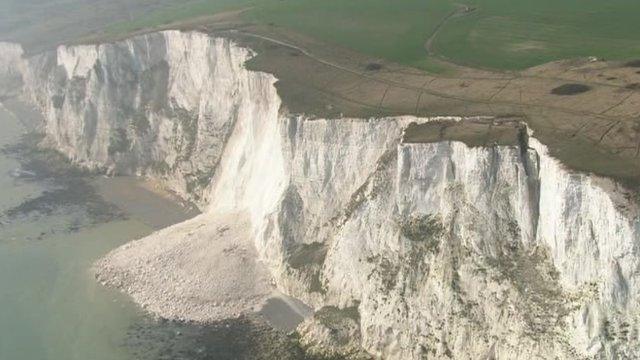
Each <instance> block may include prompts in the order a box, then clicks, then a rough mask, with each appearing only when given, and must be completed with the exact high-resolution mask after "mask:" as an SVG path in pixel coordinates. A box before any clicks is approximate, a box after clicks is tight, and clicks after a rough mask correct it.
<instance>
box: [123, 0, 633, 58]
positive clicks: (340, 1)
mask: <svg viewBox="0 0 640 360" xmlns="http://www.w3.org/2000/svg"><path fill="white" fill-rule="evenodd" d="M460 4H466V5H469V6H471V7H473V8H474V9H475V10H474V11H473V12H471V13H468V14H465V15H462V16H456V17H453V18H451V19H449V20H448V21H447V22H446V23H445V25H444V26H443V27H442V28H441V30H440V31H439V32H438V35H437V37H436V38H435V40H434V43H433V50H435V52H436V54H438V55H440V56H441V57H444V58H446V59H449V60H452V61H454V62H457V63H461V64H466V65H470V66H476V67H482V68H492V69H504V70H515V69H524V68H527V67H530V66H534V65H538V64H541V63H544V62H547V61H551V60H557V59H564V58H572V57H581V56H598V57H603V58H606V59H630V58H636V57H640V31H636V30H637V23H638V16H639V15H638V14H640V1H635V0H607V1H603V0H535V1H532V0H462V1H456V0H398V1H394V2H391V1H389V0H351V1H344V0H189V1H185V2H183V3H181V4H180V5H175V6H172V7H169V8H166V9H163V10H161V11H157V12H155V13H152V14H150V15H148V16H146V17H143V18H140V19H137V20H135V21H131V22H122V23H118V24H115V25H114V26H112V27H111V28H110V31H111V32H113V33H118V32H132V31H136V30H139V29H144V28H152V27H155V26H162V25H165V24H167V23H170V22H174V21H180V20H185V19H189V18H192V17H197V16H202V15H210V14H214V13H216V12H220V11H225V10H231V9H239V8H246V7H251V9H250V10H249V11H247V12H246V13H245V14H244V16H245V18H246V19H247V20H250V21H252V22H257V23H263V24H272V25H276V26H281V27H285V28H288V29H291V30H293V31H296V32H299V33H301V34H304V35H308V36H311V37H315V38H317V39H319V40H322V41H325V42H327V43H329V44H331V43H333V44H336V45H340V46H345V47H348V48H351V49H353V50H356V51H359V52H362V53H364V54H368V55H372V56H376V57H380V58H384V59H388V60H391V61H395V62H398V63H402V64H406V65H410V66H415V67H418V68H423V69H433V61H431V60H430V59H428V57H427V52H426V50H425V42H426V41H427V39H429V37H430V36H431V34H433V32H434V30H435V29H436V28H437V26H438V24H440V23H441V22H442V20H443V19H445V18H446V17H447V16H448V15H449V14H451V13H452V11H454V10H455V9H456V8H458V7H459V6H460Z"/></svg>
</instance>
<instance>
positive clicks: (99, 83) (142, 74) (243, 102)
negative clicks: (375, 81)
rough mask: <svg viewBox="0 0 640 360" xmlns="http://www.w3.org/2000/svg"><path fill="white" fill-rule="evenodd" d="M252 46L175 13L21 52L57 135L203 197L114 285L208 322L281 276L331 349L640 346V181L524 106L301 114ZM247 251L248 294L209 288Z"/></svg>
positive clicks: (420, 351) (77, 155)
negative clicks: (77, 42)
mask: <svg viewBox="0 0 640 360" xmlns="http://www.w3.org/2000/svg"><path fill="white" fill-rule="evenodd" d="M250 56H251V51H249V50H247V49H243V48H240V47H238V46H236V45H234V44H233V43H232V42H230V41H228V40H225V39H216V38H211V37H209V36H207V35H205V34H200V33H181V32H175V31H170V32H163V33H159V34H151V35H146V36H141V37H137V38H134V39H131V40H128V41H124V42H121V43H116V44H105V45H99V46H82V47H73V48H66V47H62V48H60V49H58V51H57V53H50V54H43V55H40V56H37V57H34V58H29V59H26V60H12V61H14V62H15V64H17V65H12V66H11V67H7V68H12V69H13V66H17V67H18V68H19V69H20V71H18V72H13V73H12V74H14V75H15V74H18V75H19V77H20V78H21V79H22V82H23V83H24V94H25V96H26V97H28V98H29V99H31V101H32V102H33V103H35V104H37V106H38V107H39V108H40V109H41V110H42V111H43V113H44V114H45V117H46V119H47V121H46V124H44V130H45V132H46V134H47V144H48V145H49V146H53V147H55V148H57V149H59V150H61V151H63V152H64V153H65V154H67V155H68V156H69V157H70V158H72V159H73V160H74V161H76V162H77V163H79V164H81V165H84V166H88V167H91V168H97V169H98V168H99V169H103V170H107V171H110V172H114V173H134V174H145V175H148V176H154V177H159V178H162V179H164V180H165V181H166V183H167V184H168V185H169V186H170V187H172V188H173V189H174V190H176V191H177V192H178V193H181V194H183V195H184V196H186V197H191V198H193V199H196V200H197V201H198V202H199V203H200V204H201V206H202V208H203V209H204V210H205V211H204V214H203V215H201V216H200V217H199V218H198V219H194V220H192V221H191V222H190V223H188V224H179V225H176V226H175V227H173V228H171V229H167V230H163V231H162V232H160V233H157V234H154V235H152V236H151V237H149V238H146V239H142V240H139V241H138V242H136V243H134V244H133V245H129V246H128V247H124V248H121V249H118V250H115V251H114V252H113V253H111V254H110V255H108V256H107V257H106V258H105V259H104V260H102V261H101V262H100V264H99V266H98V269H97V271H98V275H99V276H100V277H102V278H103V280H104V281H105V282H107V283H110V284H111V285H114V286H117V287H120V288H121V289H123V290H125V291H128V292H129V293H131V294H132V295H133V296H134V298H136V299H137V300H138V301H140V302H143V303H146V304H147V305H148V306H150V310H152V311H155V312H156V313H159V314H160V315H163V316H167V317H172V316H173V317H174V318H175V317H178V318H181V319H194V320H199V321H206V320H207V316H209V319H210V320H215V319H216V318H218V317H220V316H226V315H229V314H231V313H232V312H237V311H239V312H247V311H252V309H253V307H254V305H255V303H257V302H259V301H260V300H262V299H264V294H266V293H268V292H269V291H271V290H273V288H271V287H269V286H273V287H275V288H277V289H278V290H279V291H282V292H284V293H287V294H290V295H292V296H295V297H298V298H300V299H303V300H304V301H305V302H307V303H308V304H311V305H313V307H314V308H315V309H316V310H317V312H316V314H315V315H314V316H313V317H312V318H311V319H309V320H307V321H306V322H305V323H304V324H302V325H301V326H300V327H299V332H300V333H301V334H302V335H303V340H302V342H303V343H304V344H305V345H307V346H308V347H309V349H310V350H311V351H314V352H318V353H322V354H326V355H331V354H333V353H336V352H337V353H342V354H349V355H351V356H361V355H362V352H361V350H362V349H363V350H364V351H366V353H368V354H369V355H371V356H373V357H377V358H385V359H421V358H425V357H427V358H447V357H449V358H496V359H531V358H562V359H565V358H566V359H573V358H576V359H579V358H587V357H590V358H636V357H640V353H639V351H640V350H638V349H640V346H639V345H640V342H639V340H638V331H639V330H640V329H639V326H640V319H638V316H639V312H638V311H639V309H640V306H639V304H638V299H639V298H640V297H639V296H638V295H639V294H638V289H639V284H638V277H639V275H638V264H639V260H640V254H639V249H638V245H637V244H638V241H639V239H640V234H638V231H639V224H640V222H639V221H638V212H637V206H636V199H635V194H632V193H628V192H626V191H625V190H624V189H622V188H621V187H619V186H618V185H616V184H615V183H614V182H612V181H609V180H606V179H602V178H598V177H594V176H590V175H586V174H576V173H572V172H571V171H569V170H567V169H566V168H565V167H563V166H562V165H561V164H560V163H559V162H558V161H556V160H555V159H553V158H551V157H550V156H549V155H548V152H547V149H546V148H545V146H544V145H543V144H541V143H539V142H538V141H537V140H536V139H535V138H534V137H532V136H531V134H529V133H528V131H527V129H526V126H525V125H524V124H522V123H520V122H518V121H517V119H516V120H514V119H490V118H453V117H452V118H413V117H394V118H382V119H335V120H326V119H311V118H308V117H306V116H304V115H291V114H288V113H287V112H286V111H283V110H282V109H281V106H280V105H281V104H280V99H279V97H278V94H277V92H276V90H275V88H274V86H273V85H274V82H275V81H276V79H275V78H273V77H272V76H271V75H268V74H264V73H257V72H250V71H247V70H246V69H245V68H244V65H243V64H244V62H245V61H246V60H247V59H248V58H249V57H250ZM3 61H4V60H3ZM14 75H12V76H14ZM13 78H14V79H15V76H14V77H13ZM489 135H491V136H489ZM534 135H535V134H534ZM234 214H242V215H241V216H235V215H234ZM240 223H242V224H246V226H242V227H241V229H240V228H239V227H238V224H240ZM207 225H211V226H210V228H211V229H210V231H209V230H207V229H208V227H207ZM225 229H226V230H225ZM229 231H231V232H230V233H229V234H232V235H233V236H232V238H224V239H223V240H219V239H220V238H221V237H224V236H226V235H224V233H225V232H229ZM165 235H166V236H165ZM194 236H195V237H197V239H196V240H197V241H195V242H194V243H191V241H190V240H189V239H190V238H193V237H194ZM239 238H241V240H237V239H239ZM216 239H218V240H216ZM234 239H236V240H237V242H234V241H236V240H234ZM216 241H228V242H227V243H225V244H226V245H224V246H219V247H218V246H216V244H217V242H216ZM196 243H197V244H199V245H198V246H191V245H192V244H196ZM247 244H249V246H253V249H249V250H247V251H242V247H243V246H247ZM151 246H153V249H152V250H153V251H140V249H143V250H144V249H145V247H151ZM131 249H134V250H135V251H133V250H131ZM199 249H206V251H204V250H203V251H199ZM229 249H231V250H229ZM130 250H131V251H130ZM254 250H255V253H254V252H253V251H254ZM225 251H226V252H225ZM234 251H235V253H236V254H241V255H242V256H245V257H247V256H252V258H251V264H255V269H257V271H258V273H259V274H261V275H260V276H263V275H264V274H266V275H264V277H263V278H264V282H261V284H264V285H265V287H263V286H262V285H259V286H254V285H255V284H249V283H247V284H248V285H247V286H248V287H247V288H248V289H253V290H255V294H256V297H255V298H254V300H255V302H254V301H249V302H247V303H243V302H242V299H241V298H219V294H218V293H217V291H218V288H216V286H215V285H211V286H209V287H206V286H201V285H202V284H203V283H208V281H210V284H215V283H216V281H219V279H217V278H216V277H219V276H221V275H220V272H219V271H218V270H219V268H220V266H218V265H219V262H222V261H223V259H224V257H225V256H224V255H225V254H231V253H234ZM252 254H255V255H252ZM256 257H257V258H256ZM207 259H213V261H212V263H209V262H208V261H207ZM236 260H237V262H235V265H234V266H235V267H234V268H236V267H239V268H242V264H243V262H242V259H241V258H234V261H236ZM159 264H160V265H162V266H159V267H156V268H150V266H151V265H153V266H156V265H159ZM198 264H200V265H201V266H198ZM145 274H146V275H145ZM158 274H165V275H166V277H162V276H158ZM209 278H210V280H209ZM176 279H177V280H176ZM271 281H272V282H273V283H272V284H268V283H270V282H271ZM190 284H196V285H193V287H190V286H191V285H190ZM198 284H200V285H198ZM163 285H166V288H167V289H175V288H184V289H183V290H184V291H169V290H167V291H165V292H161V291H160V290H158V289H161V288H162V286H163ZM267 285H269V286H267ZM176 286H177V287H176ZM196 290H197V291H196ZM253 290H251V291H253ZM158 291H160V292H159V293H158ZM163 294H164V295H163ZM165 295H166V296H165ZM163 296H164V297H163ZM216 296H218V297H216ZM214 297H215V299H216V300H215V301H210V300H211V299H212V298H214ZM141 299H142V300H141ZM176 304H180V305H176ZM196 305H197V306H196ZM236 305H237V306H236ZM172 306H173V307H175V306H180V307H181V309H177V310H176V309H175V308H172ZM190 306H193V307H192V308H193V309H196V310H197V311H182V310H183V309H189V307H190ZM225 306H226V307H228V308H229V309H232V310H229V311H226V310H224V307H225ZM175 314H178V315H175ZM231 315H232V314H231Z"/></svg>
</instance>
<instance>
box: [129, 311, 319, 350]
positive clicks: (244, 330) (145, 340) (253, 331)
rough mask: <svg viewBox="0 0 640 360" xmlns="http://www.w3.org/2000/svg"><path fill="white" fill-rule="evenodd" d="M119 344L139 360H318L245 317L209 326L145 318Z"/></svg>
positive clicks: (284, 336) (295, 343)
mask: <svg viewBox="0 0 640 360" xmlns="http://www.w3.org/2000/svg"><path fill="white" fill-rule="evenodd" d="M123 347H124V348H126V349H128V350H129V351H130V352H132V353H133V355H134V356H135V358H136V359H140V360H174V359H181V360H214V359H215V360H239V359H241V360H271V359H280V360H321V359H320V358H316V357H312V356H309V355H307V354H305V351H304V350H303V349H302V347H301V346H300V345H299V343H298V341H297V339H296V338H295V337H294V336H289V335H287V334H284V333H282V332H280V331H277V330H273V329H272V328H270V327H269V326H268V325H266V324H265V323H264V322H262V321H260V320H259V319H252V318H247V317H240V318H238V319H234V320H225V321H221V322H217V323H214V324H211V325H199V324H191V323H180V322H172V321H157V320H151V319H148V320H145V321H142V322H140V323H139V324H136V325H134V326H132V327H131V328H130V329H129V331H128V332H127V338H126V340H125V342H124V344H123ZM322 360H324V359H322Z"/></svg>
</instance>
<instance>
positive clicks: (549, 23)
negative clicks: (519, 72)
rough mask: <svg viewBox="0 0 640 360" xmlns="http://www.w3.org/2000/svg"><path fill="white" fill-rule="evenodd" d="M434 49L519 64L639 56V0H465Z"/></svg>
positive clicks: (468, 59) (491, 63)
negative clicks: (465, 8) (465, 10)
mask: <svg viewBox="0 0 640 360" xmlns="http://www.w3.org/2000/svg"><path fill="white" fill-rule="evenodd" d="M467 4H468V5H470V6H473V7H475V8H476V11H475V12H473V13H471V14H470V15H467V16H463V17H458V18H453V19H451V20H450V21H449V22H447V24H446V26H445V27H444V28H443V29H442V31H441V32H440V33H439V34H438V37H437V38H436V41H435V44H434V45H435V50H436V51H437V52H438V53H439V54H441V55H443V56H445V57H446V58H448V59H451V60H453V61H455V62H460V63H463V64H467V65H472V66H479V67H486V68H494V69H509V70H514V69H524V68H527V67H530V66H534V65H538V64H541V63H545V62H548V61H551V60H558V59H565V58H575V57H583V56H597V57H602V58H605V59H630V58H634V57H640V32H639V31H638V23H639V22H638V21H639V19H640V18H639V14H640V2H639V1H634V0H607V1H601V0H535V1H530V0H470V1H467Z"/></svg>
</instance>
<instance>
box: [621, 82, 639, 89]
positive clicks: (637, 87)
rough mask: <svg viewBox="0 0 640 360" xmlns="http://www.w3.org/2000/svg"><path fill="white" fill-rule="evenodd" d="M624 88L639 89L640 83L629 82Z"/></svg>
mask: <svg viewBox="0 0 640 360" xmlns="http://www.w3.org/2000/svg"><path fill="white" fill-rule="evenodd" d="M624 88H625V89H629V90H640V83H633V84H629V85H627V86H625V87H624Z"/></svg>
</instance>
